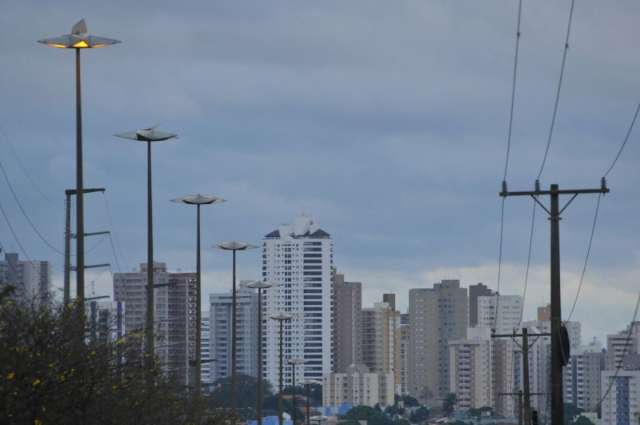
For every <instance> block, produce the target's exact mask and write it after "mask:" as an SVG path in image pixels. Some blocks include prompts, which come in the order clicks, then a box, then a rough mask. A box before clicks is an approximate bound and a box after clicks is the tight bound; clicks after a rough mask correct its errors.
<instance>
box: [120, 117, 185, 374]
mask: <svg viewBox="0 0 640 425" xmlns="http://www.w3.org/2000/svg"><path fill="white" fill-rule="evenodd" d="M116 137H120V138H122V139H129V140H135V141H138V142H144V143H146V144H147V312H146V320H145V327H144V338H145V364H146V367H147V370H151V369H152V367H153V357H154V353H155V350H154V343H155V341H154V331H153V326H154V314H153V309H154V299H153V288H154V279H153V274H154V264H153V186H152V179H151V177H152V176H151V144H152V143H154V142H164V141H165V140H170V139H175V138H177V137H178V135H177V134H173V133H166V132H164V131H158V130H156V129H155V128H154V127H152V128H145V129H141V130H135V131H130V132H127V133H120V134H116Z"/></svg>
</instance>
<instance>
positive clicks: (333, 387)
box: [322, 364, 395, 407]
mask: <svg viewBox="0 0 640 425" xmlns="http://www.w3.org/2000/svg"><path fill="white" fill-rule="evenodd" d="M394 395H395V394H394V375H393V373H392V372H388V373H372V372H369V368H367V367H366V366H365V365H362V364H360V365H351V366H349V367H348V368H347V370H346V372H345V373H330V374H328V375H325V376H324V378H323V385H322V398H323V404H324V405H325V406H340V405H342V404H345V403H348V404H351V405H353V406H370V407H373V406H375V405H376V404H380V405H381V406H390V405H393V404H394V401H395V400H394Z"/></svg>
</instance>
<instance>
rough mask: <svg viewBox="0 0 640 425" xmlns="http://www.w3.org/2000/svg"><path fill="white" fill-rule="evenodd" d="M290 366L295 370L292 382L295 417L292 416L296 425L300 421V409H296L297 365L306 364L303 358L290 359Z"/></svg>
mask: <svg viewBox="0 0 640 425" xmlns="http://www.w3.org/2000/svg"><path fill="white" fill-rule="evenodd" d="M289 364H290V365H291V368H292V369H293V370H292V372H293V379H292V382H291V388H292V396H293V415H292V420H293V425H296V422H297V420H298V411H297V410H298V409H296V366H297V365H301V364H304V359H301V358H295V359H290V360H289Z"/></svg>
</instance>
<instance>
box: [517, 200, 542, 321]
mask: <svg viewBox="0 0 640 425" xmlns="http://www.w3.org/2000/svg"><path fill="white" fill-rule="evenodd" d="M532 205H533V208H532V210H531V225H530V227H529V251H528V253H527V268H526V269H525V272H524V289H523V290H522V308H521V309H520V321H519V322H518V328H519V327H520V326H521V325H522V318H523V315H524V303H525V300H526V299H527V288H528V287H529V272H530V270H531V256H532V252H533V235H534V233H535V227H536V207H537V204H536V202H535V201H532Z"/></svg>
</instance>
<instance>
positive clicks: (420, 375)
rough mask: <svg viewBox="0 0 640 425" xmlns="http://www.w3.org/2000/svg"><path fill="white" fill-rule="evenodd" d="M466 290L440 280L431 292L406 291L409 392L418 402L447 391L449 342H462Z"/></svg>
mask: <svg viewBox="0 0 640 425" xmlns="http://www.w3.org/2000/svg"><path fill="white" fill-rule="evenodd" d="M467 309H468V297H467V289H466V288H461V287H460V281H459V280H443V281H442V282H441V283H436V284H434V285H433V288H432V289H426V288H424V289H422V288H420V289H411V290H410V291H409V329H410V330H409V353H408V358H409V365H408V372H409V393H410V394H412V395H413V396H414V397H418V398H420V399H421V400H427V399H437V398H442V397H445V396H446V395H447V393H448V392H449V345H448V344H449V341H450V340H454V339H464V338H466V336H467V324H468V316H467Z"/></svg>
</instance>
